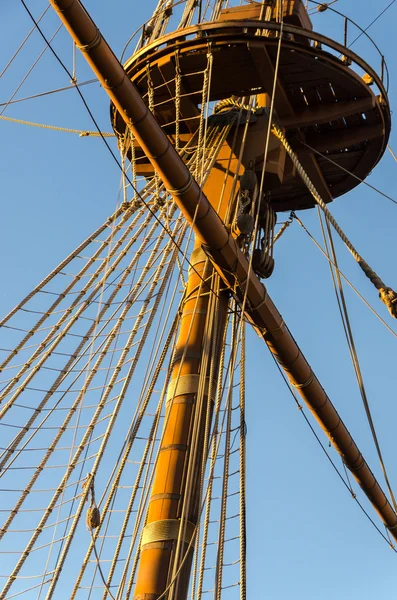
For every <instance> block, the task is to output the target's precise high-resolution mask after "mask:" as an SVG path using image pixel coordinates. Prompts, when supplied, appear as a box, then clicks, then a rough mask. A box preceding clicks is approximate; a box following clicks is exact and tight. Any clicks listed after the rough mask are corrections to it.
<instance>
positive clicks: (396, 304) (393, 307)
mask: <svg viewBox="0 0 397 600" xmlns="http://www.w3.org/2000/svg"><path fill="white" fill-rule="evenodd" d="M272 131H273V133H274V135H275V136H276V137H277V138H278V139H279V140H280V142H281V143H282V145H283V146H284V148H285V150H286V151H287V153H288V154H289V156H290V157H291V159H292V162H293V164H294V165H295V167H296V169H297V171H298V173H299V175H300V176H301V178H302V180H303V182H304V183H305V185H306V186H307V188H308V190H309V191H310V193H311V195H312V196H313V198H314V199H315V201H316V202H317V204H318V205H319V206H320V208H321V210H322V211H323V213H324V214H325V215H326V217H327V219H328V220H329V222H330V223H331V224H332V226H333V228H334V229H335V231H336V232H337V234H338V235H339V237H340V238H341V239H342V240H343V242H344V243H345V245H346V247H347V248H348V249H349V250H350V252H351V254H352V255H353V257H354V259H355V260H356V262H357V263H358V264H359V266H360V267H361V269H362V271H363V272H364V273H365V275H366V276H367V277H368V279H369V280H370V281H371V282H372V283H373V285H374V286H375V287H376V289H377V290H378V291H379V297H380V299H381V300H382V302H383V303H384V304H385V305H386V307H387V309H388V311H389V313H390V315H391V316H392V317H393V318H394V319H397V294H396V292H395V291H394V290H393V289H392V288H390V287H388V286H386V284H385V283H384V282H383V281H382V279H381V278H380V277H379V275H377V273H376V272H375V271H373V270H372V269H371V267H370V266H369V265H368V263H367V262H366V261H365V260H364V259H363V258H362V256H361V255H360V254H359V253H358V251H357V250H356V248H355V247H354V246H353V244H352V243H351V242H350V240H349V239H348V237H347V236H346V234H345V233H344V232H343V230H342V229H341V228H340V227H339V225H338V223H337V222H336V220H335V219H334V217H333V216H332V214H331V213H330V211H329V210H328V208H327V205H326V204H325V202H324V200H323V199H322V198H321V196H320V194H319V193H318V191H317V189H316V188H315V186H314V184H313V183H312V181H311V179H310V177H309V176H308V174H307V173H306V171H305V170H304V168H303V167H302V165H301V163H300V162H299V159H298V156H297V155H296V153H295V152H294V151H293V150H292V148H291V146H290V144H289V143H288V141H287V139H286V137H285V135H284V133H283V132H282V131H281V129H280V128H279V127H278V126H277V125H275V124H273V128H272Z"/></svg>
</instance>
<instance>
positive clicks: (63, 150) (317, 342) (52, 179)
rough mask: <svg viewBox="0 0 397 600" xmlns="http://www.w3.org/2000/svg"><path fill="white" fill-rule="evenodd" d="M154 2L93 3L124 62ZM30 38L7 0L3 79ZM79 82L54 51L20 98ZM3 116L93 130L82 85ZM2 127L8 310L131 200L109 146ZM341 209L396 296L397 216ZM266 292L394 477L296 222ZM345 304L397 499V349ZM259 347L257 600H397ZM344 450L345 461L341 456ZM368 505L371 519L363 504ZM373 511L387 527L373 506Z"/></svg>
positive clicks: (2, 82) (0, 306) (381, 202)
mask: <svg viewBox="0 0 397 600" xmlns="http://www.w3.org/2000/svg"><path fill="white" fill-rule="evenodd" d="M155 4H156V2H155V0H147V1H146V2H138V0H135V2H134V1H132V0H113V1H112V2H97V1H95V0H87V2H86V7H87V9H88V11H89V12H90V13H91V15H92V16H93V18H94V20H95V21H96V22H97V24H98V26H99V27H100V29H101V31H102V32H103V34H104V36H105V37H106V39H107V40H108V42H109V43H110V44H111V46H112V47H113V49H114V50H115V52H116V54H120V52H121V50H122V48H123V46H124V43H125V41H126V40H127V39H128V37H129V36H130V35H131V33H132V32H133V31H134V30H135V29H136V28H137V27H138V26H139V25H140V24H141V23H142V21H144V20H146V19H147V18H148V17H149V16H150V14H151V12H152V10H153V9H154V7H155ZM387 4H388V2H387V0H384V1H382V2H377V3H374V2H369V1H368V0H364V1H363V2H359V3H358V2H357V1H354V0H339V1H338V2H337V3H336V4H335V8H337V9H338V10H340V11H342V12H344V13H346V14H347V15H348V16H350V17H352V18H353V19H355V20H357V21H358V22H359V23H360V24H361V25H362V26H364V27H365V26H366V25H368V24H369V23H370V22H371V21H372V20H373V18H374V17H375V16H376V15H377V14H378V13H379V12H380V10H381V9H382V8H383V7H385V6H387ZM46 5H47V3H46V1H45V0H34V1H33V0H31V1H30V2H29V6H30V8H31V10H32V11H33V12H34V14H35V15H36V16H38V15H39V14H40V13H41V12H42V10H44V8H45V7H46ZM396 22H397V4H395V5H394V6H392V7H391V8H390V10H389V11H388V12H387V13H386V15H385V16H384V17H382V18H381V19H380V20H379V22H377V23H376V24H375V25H374V26H373V27H371V29H370V31H369V33H370V34H371V36H372V37H373V38H374V39H375V41H376V42H377V43H378V45H379V46H380V48H381V49H382V51H383V53H384V55H385V57H386V60H387V62H388V65H389V70H390V77H391V86H390V102H391V107H392V109H393V108H394V107H397V98H396V93H397V88H396V83H395V82H396V81H397V60H396V58H395V55H396V41H395V36H396ZM313 23H314V28H315V29H316V30H319V31H321V32H323V33H325V34H327V35H329V36H333V35H335V36H336V37H337V39H338V40H339V41H341V38H342V29H341V24H340V23H339V25H337V23H336V21H334V19H333V18H331V17H330V15H329V12H326V13H323V14H318V15H315V16H314V18H313ZM56 26H57V17H56V15H55V14H52V13H49V14H48V15H47V17H46V19H45V21H44V22H43V29H44V31H45V32H46V34H48V35H51V34H52V33H53V31H54V29H55V27H56ZM30 28H31V23H30V21H29V19H28V17H27V15H26V13H25V12H24V10H23V8H22V6H21V4H20V3H19V2H16V1H15V0H14V1H11V0H8V1H3V2H2V3H1V4H0V57H1V59H0V70H1V69H2V67H3V65H5V64H6V62H7V61H8V59H9V58H10V56H11V55H12V54H13V52H14V50H15V49H16V48H17V46H18V45H19V43H20V41H21V40H22V39H23V37H24V35H25V34H26V33H27V32H28V30H29V29H30ZM41 48H42V41H41V40H40V38H39V36H38V35H36V34H35V35H34V36H33V37H32V39H31V41H30V43H29V45H28V46H27V48H26V49H25V50H24V52H22V53H21V55H20V57H18V59H17V60H16V61H15V63H14V65H13V66H12V68H10V70H9V72H8V73H7V74H6V76H5V77H4V78H3V79H0V102H4V101H6V100H7V99H8V98H9V96H10V93H11V92H12V91H13V89H14V88H15V86H16V84H17V83H18V82H19V81H20V79H21V77H22V75H23V74H24V72H25V71H26V65H27V64H30V62H29V61H31V58H32V57H33V56H36V54H37V53H38V52H39V51H40V49H41ZM54 48H55V49H56V50H57V52H58V53H59V54H60V56H61V57H62V58H63V59H64V61H65V62H66V64H67V65H68V66H69V68H70V67H71V64H72V43H71V40H70V38H69V37H68V35H67V34H66V32H64V31H62V32H61V33H60V34H59V37H57V38H56V40H55V42H54ZM354 49H355V51H356V52H357V53H360V52H361V53H363V56H364V57H365V58H367V60H368V61H369V62H371V60H375V58H374V57H375V55H374V54H373V53H372V51H371V49H370V47H369V45H368V44H367V43H366V42H364V41H363V40H360V41H359V42H357V43H356V44H355V45H354ZM376 60H378V59H377V58H376ZM77 76H78V79H79V80H80V81H82V80H84V79H89V78H91V77H92V74H91V72H90V70H89V68H88V67H87V66H86V65H85V63H84V61H83V59H82V58H81V57H78V63H77ZM68 84H69V81H68V79H67V77H66V75H65V73H64V72H63V71H62V69H61V68H60V66H59V65H58V64H57V62H56V61H55V59H54V58H53V57H52V56H51V55H50V54H49V53H48V52H47V53H46V55H45V57H44V58H43V59H42V61H40V64H39V66H38V67H37V69H35V70H34V72H33V74H32V75H31V76H30V77H29V78H28V80H27V81H26V83H25V84H24V85H23V87H22V88H21V90H20V91H19V93H18V97H23V96H28V95H30V94H35V93H39V92H41V91H45V90H47V89H52V88H55V87H58V86H59V87H61V86H65V85H68ZM83 93H84V95H85V97H86V99H87V102H88V103H89V105H90V107H91V108H92V109H93V112H94V114H95V117H96V118H97V119H98V122H99V123H100V125H101V127H102V128H103V130H105V131H109V130H110V129H109V128H110V125H109V102H108V99H107V97H106V95H105V93H104V92H103V91H102V90H101V89H100V88H99V86H98V85H97V84H95V85H92V86H87V87H85V88H83ZM0 110H1V109H0ZM5 115H8V116H14V117H17V118H21V119H26V120H30V121H38V122H45V123H50V124H54V125H61V126H64V127H71V128H77V129H92V128H93V126H92V123H91V121H90V118H89V116H88V115H87V113H86V111H85V108H84V106H83V105H82V104H81V101H80V99H79V98H78V96H77V94H76V93H75V92H74V91H73V90H72V91H67V92H63V93H60V94H56V95H53V96H48V97H46V98H44V99H40V100H31V101H28V102H22V103H19V104H14V105H13V106H11V107H9V108H8V109H7V111H6V112H5ZM0 132H1V135H0V144H1V161H0V186H1V203H2V204H1V207H2V208H1V216H2V218H1V221H0V256H1V259H0V275H1V282H2V285H1V289H0V313H1V314H5V313H6V311H8V310H9V309H10V308H12V307H13V306H14V304H16V302H17V301H18V300H19V299H20V298H21V297H22V296H23V295H25V294H26V293H27V292H28V291H29V290H30V289H31V288H32V287H33V286H34V285H35V284H36V283H37V282H38V281H39V280H41V279H42V278H43V277H44V276H45V275H46V274H47V273H48V272H49V271H50V270H51V269H52V268H53V267H54V266H56V264H58V262H59V261H60V260H61V259H62V258H63V257H64V256H65V255H66V254H67V253H69V252H70V251H71V250H72V249H73V248H74V247H75V246H76V245H77V244H78V243H79V242H80V241H81V240H82V239H83V238H85V237H86V236H87V235H88V234H89V232H90V231H92V230H94V229H95V228H96V227H97V226H98V225H99V224H101V223H102V222H103V220H104V219H105V218H106V217H107V216H108V215H109V214H111V212H112V211H113V208H114V206H115V202H116V198H117V194H118V187H119V171H118V169H117V167H116V166H115V164H114V163H113V160H112V159H111V157H110V155H109V154H108V151H107V149H106V147H105V146H104V144H103V143H102V142H101V141H100V140H99V139H96V138H92V139H91V138H79V137H78V136H73V135H69V134H66V133H57V132H49V131H45V130H39V129H35V128H29V127H24V126H20V125H16V124H10V123H6V122H0ZM390 143H391V146H392V147H393V148H395V149H397V136H395V135H393V134H392V137H391V142H390ZM113 145H114V146H115V144H114V143H113ZM396 173H397V165H396V163H395V162H394V161H393V159H392V158H391V156H390V155H386V156H385V157H384V159H383V161H382V162H381V164H380V165H378V167H377V168H376V169H375V171H374V172H373V173H372V174H371V176H370V179H369V181H370V182H371V183H372V184H373V185H375V186H378V187H379V188H381V189H382V190H383V191H384V192H386V193H387V194H389V195H391V196H393V197H394V198H396V199H397V185H396V179H397V178H396ZM331 210H332V212H333V214H334V215H335V217H336V218H337V219H338V220H339V222H340V224H341V225H342V227H343V228H344V229H345V231H346V232H347V234H348V235H349V237H350V238H351V239H352V240H353V242H354V243H355V244H356V246H357V248H358V249H359V250H360V251H361V252H362V253H363V255H364V257H365V258H366V260H367V261H368V262H369V263H370V264H371V265H373V266H374V267H375V269H376V270H378V272H379V273H380V274H381V276H382V277H383V279H384V280H385V281H386V282H387V283H388V284H389V285H390V286H391V287H394V288H397V270H396V263H395V257H396V251H395V237H396V236H395V227H396V224H397V206H395V205H393V204H391V203H390V202H388V201H387V200H386V199H385V198H382V197H381V196H379V195H377V194H376V193H375V192H373V191H371V190H369V189H368V188H366V187H364V186H360V187H359V188H358V189H356V190H355V191H353V192H352V193H350V194H349V195H348V196H347V197H344V198H340V199H338V200H337V201H335V203H334V204H333V205H332V206H331ZM302 219H303V220H304V222H305V224H307V226H308V227H309V228H310V229H311V230H312V231H313V232H314V233H315V235H316V237H317V238H318V239H319V238H320V234H319V231H318V224H317V216H316V213H315V211H313V212H312V213H304V214H303V215H302ZM338 248H339V259H340V266H341V269H342V270H343V271H344V272H345V273H346V274H347V275H348V276H349V277H350V278H351V280H352V281H353V282H354V283H355V284H356V285H357V287H358V288H359V289H360V291H361V292H362V293H363V295H364V296H365V297H366V298H367V300H368V301H369V302H371V303H372V304H373V305H374V306H375V308H376V309H377V310H379V311H380V312H381V313H382V315H383V316H384V317H385V318H386V319H387V320H388V322H389V323H390V325H391V326H392V327H393V328H394V330H397V325H396V323H394V322H392V321H391V320H390V318H389V317H388V315H387V313H386V311H385V310H383V306H382V305H381V304H380V303H379V301H378V300H377V294H376V292H375V290H374V289H373V288H372V287H371V285H370V284H369V283H367V281H366V280H365V279H364V277H363V275H362V274H361V272H360V270H359V269H358V267H357V266H356V265H355V264H354V261H353V259H352V258H351V256H350V254H349V253H348V252H347V251H346V250H345V249H344V248H343V247H342V246H341V245H340V244H338ZM267 285H268V289H269V292H270V293H271V295H272V297H273V299H274V300H275V302H276V304H277V305H278V307H279V309H280V310H281V312H282V314H283V316H284V318H285V321H286V322H287V324H288V325H289V327H290V329H291V330H292V333H293V335H294V336H295V338H296V339H297V340H298V342H299V343H300V344H301V347H302V349H303V351H304V353H305V354H306V356H307V358H308V359H309V361H310V363H311V364H312V366H313V368H314V370H315V372H316V373H317V375H318V376H319V378H320V380H321V381H322V383H323V386H324V387H325V389H326V390H327V392H328V393H329V395H330V396H331V398H332V399H333V401H334V404H335V405H336V407H337V409H338V410H339V412H340V414H341V415H342V417H343V419H344V420H345V422H346V424H347V426H348V428H349V429H350V431H351V432H352V434H353V435H354V438H355V440H356V442H357V443H358V445H359V447H360V448H361V450H362V452H363V453H364V455H365V457H366V458H367V460H368V461H369V463H370V465H371V466H372V468H373V470H374V472H375V474H376V475H377V476H378V477H379V480H380V481H382V477H381V474H380V469H379V466H378V462H377V458H376V456H375V452H374V448H373V443H372V440H371V437H370V433H369V429H368V426H367V424H366V420H365V417H364V410H363V407H362V404H361V399H360V396H359V393H358V389H357V385H356V383H355V378H354V374H353V370H352V366H351V363H350V358H349V355H348V351H347V347H346V343H345V342H344V336H343V331H342V327H341V324H340V321H339V317H338V312H337V306H336V302H335V297H334V294H333V288H332V284H331V279H330V275H329V270H328V266H327V264H326V262H325V259H324V258H323V257H322V255H321V254H320V253H319V251H318V250H317V249H316V248H315V247H314V246H313V244H312V242H310V240H308V238H307V237H306V236H305V234H304V233H303V231H302V230H301V229H300V228H299V226H298V225H297V224H294V225H293V226H292V227H290V228H289V230H288V231H287V233H286V234H285V236H284V238H283V239H282V240H281V241H280V242H279V245H278V247H277V252H276V269H275V272H274V275H273V276H272V278H271V280H269V281H268V283H267ZM346 294H347V299H348V305H349V309H350V316H351V320H352V325H353V331H354V335H355V340H356V344H357V349H358V353H359V358H360V360H361V364H362V370H363V374H364V379H365V383H366V385H367V390H368V393H369V399H370V404H371V408H372V411H373V416H374V420H375V424H376V427H377V431H378V435H379V438H380V442H381V445H382V450H383V453H384V457H385V461H386V464H387V467H388V470H389V473H390V477H391V482H392V484H394V487H395V488H396V489H397V464H396V451H395V450H396V441H395V440H396V437H395V423H396V420H397V419H396V417H397V405H396V389H397V385H396V384H397V381H396V379H397V369H396V366H395V356H396V339H395V338H394V337H393V336H392V335H391V334H390V333H389V332H387V331H386V329H385V328H384V327H383V326H382V325H381V324H380V323H379V322H378V321H377V320H376V319H375V318H374V317H373V316H372V315H371V314H370V312H369V311H368V309H367V308H366V307H365V306H364V305H363V304H362V303H361V302H360V301H359V300H358V299H357V298H356V297H355V296H354V295H353V294H352V293H351V292H350V291H349V290H346ZM248 348H249V353H248V358H247V361H248V373H249V381H248V391H249V399H248V417H247V426H248V437H247V443H248V502H249V509H248V548H249V549H248V560H247V565H248V573H249V587H248V598H249V600H254V599H257V598H271V599H273V600H287V599H288V600H289V599H290V598H295V599H297V600H315V599H316V600H317V599H319V598H321V599H322V600H335V599H338V600H347V599H349V600H351V599H356V598H357V599H360V600H372V599H373V598H377V599H383V598H385V599H386V598H388V599H389V598H393V597H394V596H395V573H396V568H397V555H396V554H394V553H393V552H392V551H391V550H390V549H389V548H388V546H387V545H386V544H385V542H384V541H383V540H382V539H381V538H380V536H379V535H378V534H377V532H376V531H375V530H374V528H373V527H372V526H371V524H370V523H369V522H368V521H367V519H366V518H365V516H364V515H363V514H362V512H361V511H360V509H359V507H358V506H357V505H356V504H355V502H354V501H353V500H352V499H351V498H350V496H349V494H348V493H347V491H346V489H345V488H344V487H343V485H342V484H341V482H340V481H339V479H338V477H337V476H336V475H335V473H334V472H333V470H332V468H331V466H330V465H329V463H328V461H327V460H326V458H325V457H324V455H323V453H322V452H321V450H320V448H319V447H318V444H317V442H316V441H315V439H314V438H313V436H312V434H311V432H310V431H309V429H308V427H307V425H306V424H305V423H304V421H303V419H302V417H301V415H300V414H299V412H298V411H297V410H296V408H295V405H294V403H293V401H292V399H291V397H290V395H289V393H288V391H287V389H286V387H285V385H284V383H283V381H282V380H281V377H280V376H279V374H278V372H277V370H276V368H275V366H274V363H273V361H272V360H271V358H270V355H269V353H268V351H267V349H266V347H265V346H264V344H263V343H261V342H260V340H259V339H257V338H256V336H255V335H254V334H253V333H252V335H251V336H250V343H249V345H248ZM316 427H317V426H316ZM317 430H318V431H319V429H318V428H317ZM322 438H323V439H324V437H323V436H322ZM331 454H332V456H333V457H334V458H336V460H337V457H336V455H335V453H334V452H333V451H332V452H331ZM338 465H339V466H340V462H338ZM357 493H358V494H360V492H359V491H358V492H357ZM360 500H362V501H363V504H364V505H365V506H366V508H368V505H367V502H366V500H365V498H364V497H363V496H362V495H361V496H360ZM369 511H370V514H371V516H372V517H374V518H375V520H377V517H376V515H375V514H374V512H373V511H372V509H371V508H369ZM377 522H378V521H377ZM378 524H379V523H378Z"/></svg>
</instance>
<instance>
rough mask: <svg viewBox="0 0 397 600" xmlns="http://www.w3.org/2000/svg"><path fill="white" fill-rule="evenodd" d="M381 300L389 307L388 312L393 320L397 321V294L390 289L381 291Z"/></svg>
mask: <svg viewBox="0 0 397 600" xmlns="http://www.w3.org/2000/svg"><path fill="white" fill-rule="evenodd" d="M379 298H380V299H381V300H382V302H383V303H384V304H386V306H387V310H388V311H389V313H390V315H391V316H392V317H393V319H397V294H396V292H395V291H394V290H392V289H391V288H389V287H385V288H381V289H380V290H379Z"/></svg>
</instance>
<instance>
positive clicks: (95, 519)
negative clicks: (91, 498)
mask: <svg viewBox="0 0 397 600" xmlns="http://www.w3.org/2000/svg"><path fill="white" fill-rule="evenodd" d="M85 522H86V524H87V527H88V529H97V527H99V525H100V524H101V513H100V512H99V508H98V507H97V506H90V507H89V509H88V510H87V514H86V517H85Z"/></svg>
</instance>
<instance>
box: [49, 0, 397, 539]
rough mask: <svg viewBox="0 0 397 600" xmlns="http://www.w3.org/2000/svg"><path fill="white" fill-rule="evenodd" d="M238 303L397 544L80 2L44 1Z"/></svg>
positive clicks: (254, 282)
mask: <svg viewBox="0 0 397 600" xmlns="http://www.w3.org/2000/svg"><path fill="white" fill-rule="evenodd" d="M50 3H51V4H52V6H53V8H54V9H55V10H56V12H57V13H58V15H59V17H60V19H61V21H62V22H63V23H64V25H65V26H66V28H67V29H68V31H69V32H70V34H71V35H72V37H73V39H74V40H75V42H76V44H77V46H78V48H79V49H80V50H81V51H82V52H83V53H84V55H85V57H86V59H87V61H88V63H89V64H90V66H91V67H92V69H93V71H94V72H95V74H96V75H97V77H98V79H99V81H100V82H101V84H102V86H103V87H104V88H105V90H106V91H107V93H108V95H109V97H110V98H111V100H112V101H113V103H114V104H115V106H116V108H117V109H118V110H119V112H120V114H121V115H122V117H123V119H124V121H125V123H126V125H127V126H128V127H129V128H130V129H131V131H132V132H133V134H134V136H135V138H136V139H137V141H138V143H139V145H140V146H141V148H142V149H143V150H144V152H145V154H146V155H147V157H148V158H149V160H150V162H151V163H152V165H153V166H154V168H155V170H156V172H157V173H158V174H159V176H160V178H161V179H162V181H163V182H164V184H165V186H166V187H167V189H168V190H169V192H170V193H171V194H172V196H173V198H174V201H175V202H176V204H177V205H178V206H179V208H180V209H181V210H182V212H183V213H184V215H185V216H186V218H187V219H188V221H189V222H190V223H191V224H192V227H193V229H194V231H195V233H196V236H197V240H198V241H200V242H201V244H202V245H203V246H204V248H205V249H206V251H207V253H208V254H209V256H210V258H211V260H212V262H213V264H214V267H215V268H216V269H217V271H218V272H219V273H220V275H221V277H222V278H223V280H224V281H225V282H226V283H227V284H228V285H229V287H230V289H231V290H233V293H234V294H235V295H236V297H237V299H238V300H240V301H242V300H243V298H244V297H245V295H246V299H247V302H246V305H245V310H246V316H247V318H248V319H249V321H250V322H251V323H252V325H253V326H254V327H255V329H256V330H257V332H258V333H259V334H260V335H261V336H262V337H263V339H264V340H265V341H266V343H267V345H268V346H269V348H270V350H271V352H272V353H273V355H274V356H275V357H276V359H277V360H278V362H279V363H280V365H281V366H282V367H283V369H284V370H285V371H286V373H287V375H288V377H289V379H290V382H291V383H292V385H294V386H295V387H296V388H297V390H298V391H299V393H300V395H301V396H302V398H303V399H304V401H305V402H306V404H307V405H308V407H309V408H310V410H311V411H312V412H313V414H314V416H315V418H316V419H317V421H318V422H319V424H320V425H321V427H322V428H323V430H324V431H325V432H326V434H327V435H328V437H329V439H330V441H331V442H332V444H333V446H334V447H335V449H336V450H337V451H338V452H339V454H340V455H341V457H342V459H343V461H344V463H345V465H346V466H347V467H348V468H349V470H350V471H351V472H352V474H353V476H354V477H355V479H356V481H357V482H358V483H359V485H360V486H361V488H362V489H363V491H364V492H365V494H366V495H367V497H368V499H369V500H370V502H371V504H372V505H373V507H374V508H375V510H376V512H377V513H378V514H379V516H380V517H381V519H382V520H383V522H384V524H385V526H386V527H387V528H388V529H389V531H390V533H391V535H392V536H393V538H394V539H395V540H396V541H397V515H396V513H395V512H394V510H393V508H392V507H391V505H390V503H389V502H388V500H387V498H386V496H385V494H384V492H383V491H382V489H381V487H380V485H379V483H378V482H377V480H376V479H375V477H374V475H373V473H372V471H371V470H370V468H369V466H368V464H367V463H366V461H365V460H364V457H363V456H362V454H361V452H360V451H359V449H358V447H357V445H356V444H355V442H354V440H353V439H352V437H351V435H350V433H349V432H348V430H347V428H346V426H345V425H344V423H343V422H342V420H341V419H340V417H339V415H338V413H337V411H336V409H335V408H334V406H333V405H332V403H331V401H330V399H329V398H328V396H327V394H326V393H325V391H324V390H323V388H322V387H321V384H320V382H319V381H318V379H317V378H316V376H315V374H314V373H313V371H312V369H311V367H310V366H309V364H308V362H307V361H306V359H305V358H304V356H303V354H302V353H301V351H300V349H299V346H298V345H297V343H296V342H295V340H294V338H293V337H292V335H291V333H290V331H289V330H288V328H287V326H286V325H285V323H284V321H283V319H282V317H281V315H280V313H279V312H278V310H277V308H276V307H275V305H274V304H273V302H272V300H271V299H270V298H269V296H268V294H267V291H266V289H265V287H264V286H263V285H262V284H261V282H260V281H259V279H258V278H257V277H256V275H255V274H254V273H253V272H252V271H251V270H250V268H249V265H248V262H247V259H246V258H245V256H244V255H243V254H242V252H241V251H240V249H239V247H238V246H237V244H236V242H235V240H234V239H233V237H232V236H231V234H230V233H229V232H228V230H227V229H226V227H225V225H224V223H223V222H222V220H221V219H220V217H219V216H218V215H217V213H216V212H215V210H214V209H213V208H212V206H211V204H210V202H209V201H208V199H207V198H206V196H205V195H204V193H203V192H202V191H201V190H200V187H199V185H198V184H197V182H196V181H195V180H194V179H193V177H192V175H191V173H190V171H189V169H188V167H187V166H186V165H185V164H184V163H183V161H182V159H181V158H180V157H179V155H178V154H177V152H176V151H175V149H174V148H173V146H172V145H171V143H170V141H169V140H168V138H167V137H166V135H165V133H164V132H163V131H162V129H161V127H160V126H159V125H158V123H157V121H156V120H155V118H154V116H153V115H152V114H151V112H150V111H149V110H148V108H147V106H146V105H145V103H144V101H143V100H142V98H141V96H140V94H139V92H138V90H137V89H136V87H135V86H134V84H133V83H132V82H131V81H130V80H129V79H128V77H127V75H126V73H125V71H124V69H123V67H122V65H121V64H120V63H119V61H118V60H117V58H116V57H115V55H114V54H113V52H112V50H111V49H110V47H109V46H108V44H107V43H106V41H105V40H104V38H103V37H102V35H101V33H100V31H99V29H98V28H97V27H96V25H95V23H94V22H93V21H92V19H91V18H90V16H89V15H88V13H87V12H86V10H85V9H84V7H83V6H82V4H81V3H80V1H79V0H50Z"/></svg>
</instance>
